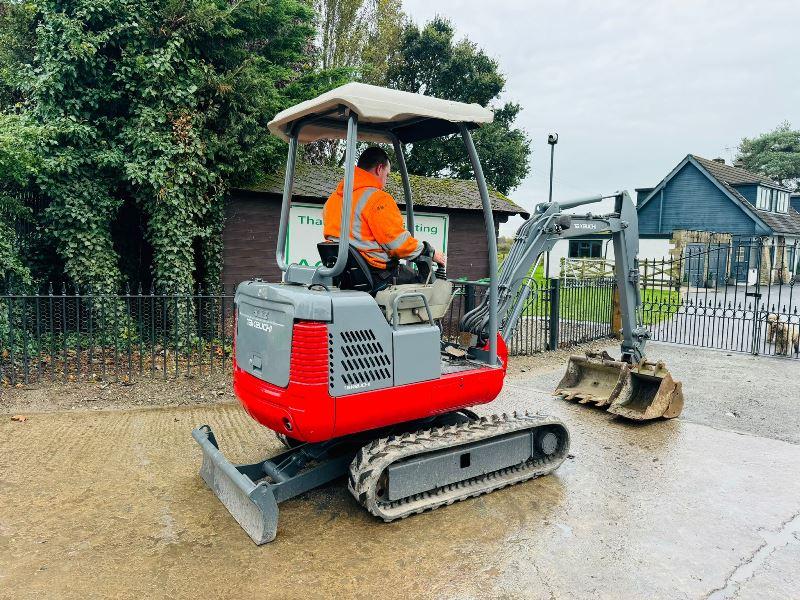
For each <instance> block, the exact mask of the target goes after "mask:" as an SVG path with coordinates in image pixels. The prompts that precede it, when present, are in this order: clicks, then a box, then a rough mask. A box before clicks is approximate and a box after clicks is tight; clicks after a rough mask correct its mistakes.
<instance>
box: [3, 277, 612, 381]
mask: <svg viewBox="0 0 800 600" xmlns="http://www.w3.org/2000/svg"><path fill="white" fill-rule="evenodd" d="M524 283H525V284H527V285H530V286H531V294H530V295H529V297H528V299H527V301H526V303H525V306H524V308H523V310H522V313H521V316H520V319H519V321H518V323H517V328H516V331H515V333H514V335H513V336H512V337H511V339H510V340H509V350H510V352H511V354H513V355H529V354H534V353H537V352H542V351H545V350H549V349H553V348H564V347H569V346H571V345H574V344H577V343H581V342H585V341H589V340H593V339H598V338H601V337H608V336H611V304H612V296H613V283H612V282H611V281H610V280H590V281H586V282H568V283H560V282H559V281H558V280H550V281H535V280H528V281H526V282H524ZM487 290H488V286H487V285H486V284H485V283H481V282H462V281H458V282H455V286H454V291H455V296H454V300H453V303H452V305H451V307H450V309H449V311H448V313H447V314H446V315H445V317H444V319H442V321H441V327H442V332H443V337H444V338H445V339H449V340H451V341H457V340H458V333H459V327H458V324H459V320H460V319H461V317H462V316H463V315H464V313H465V312H467V311H468V310H470V309H471V308H473V307H474V306H476V305H477V304H478V303H479V302H480V301H481V300H482V299H483V297H484V296H485V294H486V293H487ZM233 297H234V290H233V289H220V290H217V291H214V292H209V291H204V290H202V289H198V290H193V291H191V292H174V291H173V292H170V291H157V290H153V289H151V290H149V291H143V290H142V289H136V290H135V291H134V290H131V289H126V290H125V291H123V292H122V293H119V294H98V293H93V292H92V290H90V289H86V290H82V289H70V288H68V287H66V286H62V287H61V289H60V290H54V289H53V288H52V287H50V288H49V289H48V290H47V291H46V292H45V293H32V292H30V291H25V292H21V291H19V292H17V291H14V290H9V291H7V292H6V293H4V294H0V385H17V384H28V383H36V382H47V381H52V382H55V381H60V382H69V381H78V380H113V381H129V380H132V379H135V378H138V377H160V378H164V379H167V378H174V377H178V376H199V375H207V374H212V373H215V372H224V371H226V370H229V369H230V367H231V360H232V344H233V311H234V306H233Z"/></svg>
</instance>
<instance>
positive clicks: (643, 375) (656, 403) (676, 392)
mask: <svg viewBox="0 0 800 600" xmlns="http://www.w3.org/2000/svg"><path fill="white" fill-rule="evenodd" d="M682 410H683V387H682V386H681V382H680V381H675V380H674V379H673V378H672V375H671V374H670V372H669V370H668V369H667V368H666V366H665V365H664V363H663V362H661V361H659V362H655V363H652V362H648V361H642V362H641V363H639V364H638V365H634V366H632V367H630V369H629V375H628V378H627V380H626V381H625V382H624V385H623V386H622V389H621V390H620V392H619V394H618V395H617V397H616V398H615V399H614V400H613V402H612V403H611V406H609V407H608V412H611V413H614V414H615V415H619V416H621V417H625V418H626V419H634V420H636V421H646V420H648V419H658V418H659V417H663V418H665V419H671V418H673V417H677V416H678V415H679V414H681V411H682Z"/></svg>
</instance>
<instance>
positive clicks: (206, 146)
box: [23, 0, 342, 293]
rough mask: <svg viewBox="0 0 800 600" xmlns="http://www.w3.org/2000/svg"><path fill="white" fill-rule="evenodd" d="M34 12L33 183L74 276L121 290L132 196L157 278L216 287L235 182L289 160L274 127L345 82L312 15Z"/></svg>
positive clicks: (216, 10) (262, 7)
mask: <svg viewBox="0 0 800 600" xmlns="http://www.w3.org/2000/svg"><path fill="white" fill-rule="evenodd" d="M23 4H26V5H29V6H32V5H33V4H32V3H31V2H26V3H23ZM36 7H37V8H38V11H39V12H38V15H39V16H38V20H37V27H36V38H35V50H36V51H35V56H34V58H33V69H32V75H33V77H31V78H30V79H29V81H30V86H29V88H28V89H27V90H26V92H27V95H28V97H29V99H30V110H31V113H32V115H33V117H34V118H35V119H36V120H37V121H38V122H40V123H46V124H47V125H48V132H49V135H48V136H47V139H46V140H45V141H44V142H43V143H42V144H41V149H40V151H41V154H42V157H43V164H42V169H41V170H40V173H39V176H38V184H39V185H40V187H41V188H42V190H43V191H44V193H45V194H46V195H47V196H48V197H49V199H50V200H51V204H50V206H49V208H48V211H47V217H48V222H49V231H50V232H51V233H52V235H53V237H54V239H55V240H56V241H57V246H58V250H59V254H60V255H61V257H62V258H63V260H64V265H65V271H66V273H67V275H68V276H69V278H70V279H71V280H73V281H74V282H75V283H77V284H79V285H92V286H93V287H94V288H95V290H96V291H97V292H98V293H102V292H111V291H114V290H116V289H118V288H119V285H120V283H121V280H122V274H121V273H120V269H119V266H118V261H117V257H116V254H115V251H114V243H113V242H114V240H113V236H112V233H111V232H112V228H113V227H112V226H113V224H114V222H115V219H117V217H118V214H119V210H120V207H121V206H122V204H123V203H124V202H125V201H126V200H127V199H131V200H132V201H134V202H135V204H136V206H138V207H139V210H140V211H141V213H142V214H143V215H144V216H145V223H146V225H145V229H146V237H147V240H148V242H149V243H150V245H151V246H152V248H153V253H154V265H153V275H154V280H155V283H156V285H157V286H158V287H162V288H171V289H180V290H187V289H191V288H193V287H194V285H195V284H196V283H199V282H198V281H196V280H195V275H196V274H202V276H203V279H204V281H202V283H203V284H204V285H205V286H207V287H212V288H213V287H216V286H217V285H218V283H219V275H220V268H221V248H222V241H221V234H222V223H223V201H224V198H225V195H226V193H227V190H228V189H229V187H230V186H231V185H232V184H237V183H243V182H246V181H248V180H249V179H251V178H253V177H255V176H256V175H257V174H258V173H259V172H261V171H263V170H265V169H266V170H271V169H274V168H276V167H277V166H278V165H279V164H280V162H281V161H282V160H283V155H284V152H285V148H284V147H283V144H282V143H281V142H279V141H278V140H277V139H276V138H274V137H271V136H269V135H268V133H267V129H266V124H267V122H268V121H269V119H270V118H271V117H272V116H273V115H274V114H275V113H276V112H278V111H279V110H281V109H283V108H285V107H286V106H289V105H291V104H294V103H296V102H299V101H301V100H304V99H306V98H308V97H310V96H312V95H316V94H319V93H321V92H323V91H325V90H326V89H329V88H330V87H333V86H334V85H337V84H338V83H339V82H340V81H341V80H342V76H341V71H337V70H334V71H331V72H319V71H317V70H315V63H316V57H315V55H314V52H313V44H312V40H313V37H314V33H315V30H314V22H313V19H314V13H313V10H312V9H311V7H310V6H309V5H308V4H307V3H306V2H304V1H302V0H271V1H270V2H262V1H258V0H241V1H238V2H235V3H231V2H228V1H227V0H188V1H186V0H166V1H158V0H71V1H69V2H63V1H60V0H58V1H57V0H42V1H41V2H38V3H37V4H36Z"/></svg>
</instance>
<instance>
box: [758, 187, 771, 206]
mask: <svg viewBox="0 0 800 600" xmlns="http://www.w3.org/2000/svg"><path fill="white" fill-rule="evenodd" d="M771 191H772V190H771V189H769V188H765V187H762V186H758V198H757V200H756V208H758V209H760V210H769V205H770V196H771V194H770V192H771Z"/></svg>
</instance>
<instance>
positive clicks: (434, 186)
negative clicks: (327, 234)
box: [242, 164, 528, 217]
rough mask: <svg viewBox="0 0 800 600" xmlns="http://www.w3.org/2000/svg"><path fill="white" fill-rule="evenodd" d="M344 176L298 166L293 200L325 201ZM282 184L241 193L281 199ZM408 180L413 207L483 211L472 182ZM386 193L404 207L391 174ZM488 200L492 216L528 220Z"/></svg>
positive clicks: (270, 180) (509, 204)
mask: <svg viewBox="0 0 800 600" xmlns="http://www.w3.org/2000/svg"><path fill="white" fill-rule="evenodd" d="M343 176H344V173H343V169H341V168H336V167H326V166H317V165H313V166H312V165H308V164H298V165H297V168H296V170H295V176H294V190H293V193H294V195H295V196H301V197H304V198H313V199H318V200H325V199H327V198H328V196H330V194H331V192H332V191H333V190H334V189H335V188H336V186H337V185H338V183H339V181H340V180H341V179H342V177H343ZM283 180H284V176H283V173H274V174H271V175H267V176H266V177H264V178H263V179H262V180H261V181H259V182H258V183H257V184H254V185H251V186H246V187H243V188H242V189H245V190H248V191H252V192H262V193H267V194H278V195H280V194H283ZM409 180H410V182H411V193H412V195H413V197H414V206H419V207H426V206H428V207H435V208H460V209H465V210H482V206H481V198H480V195H479V194H478V184H477V183H475V181H474V180H466V179H440V178H437V177H420V176H418V175H410V176H409ZM386 191H388V192H389V193H390V194H391V195H392V196H394V197H395V199H396V200H397V203H398V204H399V205H400V206H403V205H404V201H403V185H402V183H401V182H400V176H399V175H398V174H396V173H393V174H392V175H391V176H390V179H389V183H388V185H387V186H386ZM489 196H490V197H491V200H492V209H493V210H494V211H495V212H500V213H506V214H513V215H517V214H519V215H523V216H524V217H527V216H528V213H527V212H526V211H525V209H524V208H522V207H521V206H519V205H517V204H515V203H514V202H513V201H512V200H511V199H509V198H507V197H506V196H504V195H503V194H501V193H500V192H497V191H495V190H492V189H490V190H489Z"/></svg>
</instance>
